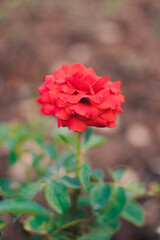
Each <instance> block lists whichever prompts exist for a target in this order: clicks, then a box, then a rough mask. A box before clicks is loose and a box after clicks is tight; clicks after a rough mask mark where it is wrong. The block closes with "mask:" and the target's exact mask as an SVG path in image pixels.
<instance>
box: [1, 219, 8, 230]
mask: <svg viewBox="0 0 160 240" xmlns="http://www.w3.org/2000/svg"><path fill="white" fill-rule="evenodd" d="M7 225H8V223H6V222H4V221H2V220H0V230H2V229H3V228H5V227H6V226H7Z"/></svg>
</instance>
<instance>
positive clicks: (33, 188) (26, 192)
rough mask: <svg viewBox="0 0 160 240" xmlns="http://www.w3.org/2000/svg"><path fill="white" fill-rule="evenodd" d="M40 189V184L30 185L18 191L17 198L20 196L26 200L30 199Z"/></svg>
mask: <svg viewBox="0 0 160 240" xmlns="http://www.w3.org/2000/svg"><path fill="white" fill-rule="evenodd" d="M40 188H41V183H40V182H35V183H30V184H28V185H26V186H25V187H23V188H22V189H21V190H20V192H19V194H18V196H22V197H24V198H26V199H32V198H33V197H34V196H35V195H36V194H37V192H38V191H39V190H40Z"/></svg>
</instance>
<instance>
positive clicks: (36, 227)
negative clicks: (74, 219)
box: [24, 216, 53, 234]
mask: <svg viewBox="0 0 160 240" xmlns="http://www.w3.org/2000/svg"><path fill="white" fill-rule="evenodd" d="M24 229H25V230H27V231H34V232H38V233H43V234H45V233H47V232H49V231H50V230H51V229H52V230H53V224H52V221H51V218H47V217H44V216H33V217H30V218H28V219H27V220H26V221H25V225H24Z"/></svg>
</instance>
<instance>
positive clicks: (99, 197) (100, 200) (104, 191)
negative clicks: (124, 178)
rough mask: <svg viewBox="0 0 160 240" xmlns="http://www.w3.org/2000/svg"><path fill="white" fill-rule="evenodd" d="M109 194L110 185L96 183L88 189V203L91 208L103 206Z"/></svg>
mask: <svg viewBox="0 0 160 240" xmlns="http://www.w3.org/2000/svg"><path fill="white" fill-rule="evenodd" d="M109 196H110V186H109V185H108V184H107V183H96V184H95V185H94V187H93V188H92V189H91V191H90V195H89V198H90V204H91V206H92V207H93V209H95V210H98V209H101V208H103V207H104V206H105V205H106V204H107V202H108V199H109Z"/></svg>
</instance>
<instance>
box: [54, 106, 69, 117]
mask: <svg viewBox="0 0 160 240" xmlns="http://www.w3.org/2000/svg"><path fill="white" fill-rule="evenodd" d="M55 116H56V117H57V118H59V119H61V120H69V119H70V118H71V116H69V115H68V114H67V113H66V112H65V110H64V109H63V108H61V109H58V111H57V113H56V114H55Z"/></svg>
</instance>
